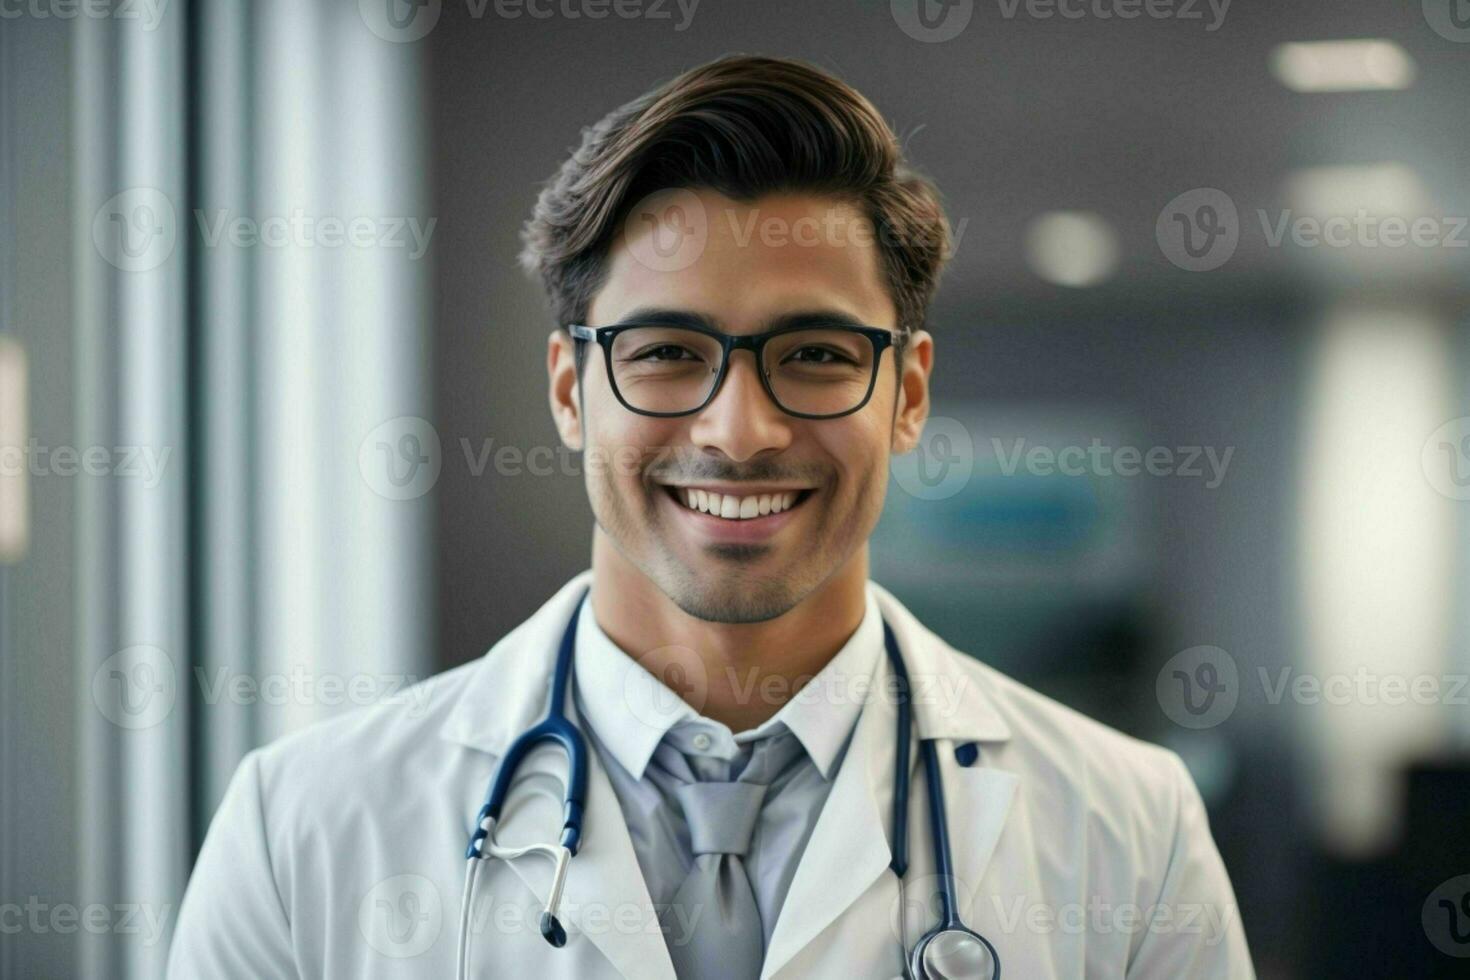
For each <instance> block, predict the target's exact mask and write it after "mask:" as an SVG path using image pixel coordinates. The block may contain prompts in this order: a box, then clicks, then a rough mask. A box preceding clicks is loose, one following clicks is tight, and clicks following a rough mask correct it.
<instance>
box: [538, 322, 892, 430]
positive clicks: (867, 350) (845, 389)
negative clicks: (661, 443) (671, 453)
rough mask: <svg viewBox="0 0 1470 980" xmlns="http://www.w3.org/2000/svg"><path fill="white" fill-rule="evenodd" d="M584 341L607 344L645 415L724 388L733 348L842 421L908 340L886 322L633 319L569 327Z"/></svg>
mask: <svg viewBox="0 0 1470 980" xmlns="http://www.w3.org/2000/svg"><path fill="white" fill-rule="evenodd" d="M567 329H568V330H569V331H571V335H572V337H573V338H574V339H576V340H581V341H588V340H590V341H594V342H595V343H597V344H598V346H600V347H601V348H602V352H603V356H604V358H605V359H606V362H607V376H608V377H609V378H610V379H611V380H612V387H613V394H614V395H616V396H617V399H618V401H619V402H621V403H622V405H623V407H624V408H626V409H628V410H629V411H630V412H636V413H638V414H639V415H651V416H654V417H656V418H674V417H677V416H680V415H693V414H694V413H695V412H698V411H699V410H700V409H702V408H704V407H705V406H706V405H708V404H709V403H710V402H711V401H712V400H713V399H714V397H715V395H716V394H717V393H718V392H719V390H720V385H721V384H722V383H723V382H724V380H725V373H726V372H727V371H728V370H729V366H730V354H731V353H732V352H734V351H737V350H748V351H750V352H751V354H752V355H753V356H754V357H755V361H756V364H757V366H758V367H759V368H760V370H759V371H758V372H757V373H758V374H759V375H760V379H761V384H762V385H763V386H764V387H765V389H766V394H768V395H770V396H771V400H772V401H773V402H775V403H776V405H777V407H779V408H780V409H781V410H782V411H783V412H785V413H786V414H788V415H794V416H796V417H797V418H802V419H835V418H840V417H842V416H844V415H851V414H852V413H853V412H856V411H857V410H858V409H860V408H862V407H863V406H864V405H866V404H867V403H868V399H869V398H871V397H872V395H873V386H874V385H875V384H876V383H877V380H878V365H879V363H880V361H881V360H882V357H883V351H884V349H885V348H888V347H893V348H894V349H895V350H899V349H901V348H902V345H903V342H902V340H901V339H900V338H897V337H895V336H894V334H893V332H892V331H890V330H885V329H883V328H882V327H862V326H850V325H847V324H833V325H830V326H822V325H818V326H808V325H800V326H788V327H779V328H777V329H775V330H770V331H767V332H766V333H757V334H728V333H721V332H720V331H718V330H713V329H710V328H708V327H703V326H697V325H694V324H667V325H666V324H646V325H645V324H640V323H625V324H618V325H616V326H611V327H589V326H585V325H583V324H580V323H574V324H571V325H570V326H569V327H568V328H567Z"/></svg>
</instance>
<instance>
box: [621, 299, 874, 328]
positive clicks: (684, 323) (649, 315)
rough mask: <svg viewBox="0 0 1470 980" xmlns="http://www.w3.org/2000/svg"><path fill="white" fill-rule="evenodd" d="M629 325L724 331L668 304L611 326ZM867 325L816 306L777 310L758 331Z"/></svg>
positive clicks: (706, 318)
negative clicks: (788, 310) (813, 307)
mask: <svg viewBox="0 0 1470 980" xmlns="http://www.w3.org/2000/svg"><path fill="white" fill-rule="evenodd" d="M633 325H648V326H665V327H704V328H705V329H707V330H719V331H722V332H726V333H728V331H725V330H724V328H723V327H722V326H721V325H720V320H719V318H718V317H712V316H708V315H706V314H704V313H696V312H694V311H693V310H682V309H677V308H672V307H659V306H640V307H638V308H636V309H633V310H629V311H628V312H627V313H625V314H623V315H622V316H621V317H619V318H618V319H617V321H616V322H615V323H613V324H611V326H615V327H624V326H633ZM844 326H845V327H869V326H872V324H868V323H864V322H863V321H861V320H859V319H858V318H857V317H855V316H853V315H852V314H850V313H844V312H843V311H841V310H833V309H826V308H817V309H811V310H794V311H792V312H790V313H779V314H777V315H775V316H773V317H770V318H768V319H767V320H766V321H765V322H764V323H762V324H761V328H760V331H758V332H765V331H769V330H781V329H784V328H787V327H844Z"/></svg>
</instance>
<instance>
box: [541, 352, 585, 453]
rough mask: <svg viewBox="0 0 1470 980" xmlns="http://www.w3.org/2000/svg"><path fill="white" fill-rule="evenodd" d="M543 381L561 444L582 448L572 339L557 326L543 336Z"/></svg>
mask: <svg viewBox="0 0 1470 980" xmlns="http://www.w3.org/2000/svg"><path fill="white" fill-rule="evenodd" d="M546 380H547V382H548V392H547V393H548V397H549V399H550V402H551V418H552V420H553V421H554V422H556V431H557V432H558V433H560V434H561V441H562V444H563V445H565V446H566V447H567V448H568V449H571V450H573V451H579V450H581V448H582V406H581V404H580V402H579V401H578V399H577V357H576V352H575V341H573V340H572V338H571V336H570V335H569V334H568V333H567V332H566V331H565V330H561V329H557V330H553V331H551V336H549V337H547V338H546Z"/></svg>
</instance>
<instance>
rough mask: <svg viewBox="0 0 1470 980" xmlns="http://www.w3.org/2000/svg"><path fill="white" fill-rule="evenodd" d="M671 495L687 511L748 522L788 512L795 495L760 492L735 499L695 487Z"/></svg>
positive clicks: (677, 490)
mask: <svg viewBox="0 0 1470 980" xmlns="http://www.w3.org/2000/svg"><path fill="white" fill-rule="evenodd" d="M674 495H675V496H676V497H677V498H678V499H680V500H682V501H683V502H684V505H685V506H686V507H688V508H689V509H690V510H697V511H701V512H703V513H706V514H713V515H715V516H716V517H723V518H725V519H726V520H742V521H748V520H750V519H751V518H753V517H764V516H765V515H767V514H779V513H781V512H782V511H783V510H790V509H791V507H792V506H794V505H795V503H796V498H797V496H798V495H799V492H798V491H792V492H789V493H762V494H752V495H751V496H748V497H737V496H735V495H734V494H728V493H726V494H720V493H715V492H713V491H710V490H700V489H698V488H690V487H676V488H675V494H674Z"/></svg>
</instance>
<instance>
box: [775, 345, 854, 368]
mask: <svg viewBox="0 0 1470 980" xmlns="http://www.w3.org/2000/svg"><path fill="white" fill-rule="evenodd" d="M808 354H811V355H815V356H814V357H808V356H804V355H808ZM826 358H831V360H826ZM787 359H788V360H793V361H798V362H800V363H803V364H835V363H837V362H839V361H845V362H847V363H848V364H854V363H856V362H855V361H853V360H852V358H850V357H848V356H846V355H845V354H841V353H838V352H837V351H834V350H829V349H827V348H826V347H813V346H810V345H808V346H806V347H798V348H797V349H796V350H794V351H792V352H791V354H790V356H789V357H788V358H787Z"/></svg>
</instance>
